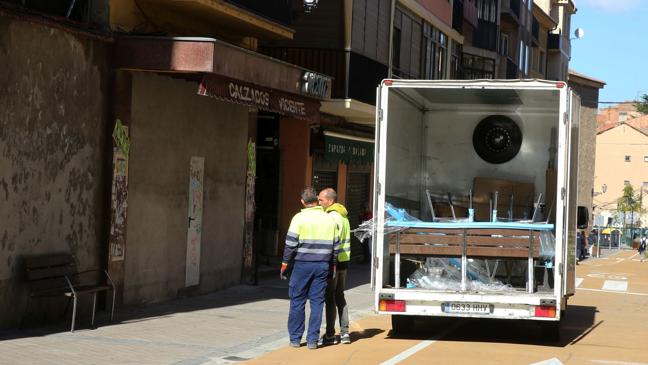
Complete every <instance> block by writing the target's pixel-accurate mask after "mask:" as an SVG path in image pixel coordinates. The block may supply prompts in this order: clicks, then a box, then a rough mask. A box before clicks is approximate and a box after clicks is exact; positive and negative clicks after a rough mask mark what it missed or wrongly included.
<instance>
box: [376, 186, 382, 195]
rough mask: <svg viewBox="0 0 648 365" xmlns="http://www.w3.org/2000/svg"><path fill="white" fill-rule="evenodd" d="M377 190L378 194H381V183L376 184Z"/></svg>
mask: <svg viewBox="0 0 648 365" xmlns="http://www.w3.org/2000/svg"><path fill="white" fill-rule="evenodd" d="M376 190H378V195H380V193H381V192H382V185H380V183H377V184H376Z"/></svg>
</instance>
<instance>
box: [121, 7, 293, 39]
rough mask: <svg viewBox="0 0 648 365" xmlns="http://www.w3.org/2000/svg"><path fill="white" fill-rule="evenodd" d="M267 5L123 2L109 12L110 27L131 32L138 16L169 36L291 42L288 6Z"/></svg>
mask: <svg viewBox="0 0 648 365" xmlns="http://www.w3.org/2000/svg"><path fill="white" fill-rule="evenodd" d="M267 3H272V4H274V6H269V4H267ZM267 3H266V2H265V1H264V2H258V1H256V2H254V1H246V0H236V1H234V0H232V1H224V0H137V2H136V3H135V2H134V0H125V1H123V2H120V3H119V5H118V6H115V8H114V9H111V23H112V25H113V28H114V27H118V28H120V29H126V30H129V29H135V28H136V27H137V26H138V22H141V20H139V19H138V18H136V17H133V16H132V14H133V13H141V14H142V16H144V17H145V18H146V19H148V20H149V21H150V22H152V23H153V24H155V25H156V26H157V27H158V28H160V29H163V30H164V31H166V32H168V33H169V34H180V35H201V36H205V35H207V36H219V37H220V38H222V39H232V38H238V39H241V38H245V37H250V38H256V39H267V40H275V39H292V38H293V33H294V30H293V29H292V28H290V27H289V24H288V23H289V21H290V16H291V9H290V7H289V6H288V4H287V3H285V2H279V1H268V2H267ZM279 3H281V4H279ZM255 4H256V5H255ZM259 4H260V5H259ZM264 4H265V5H264ZM131 23H134V24H131Z"/></svg>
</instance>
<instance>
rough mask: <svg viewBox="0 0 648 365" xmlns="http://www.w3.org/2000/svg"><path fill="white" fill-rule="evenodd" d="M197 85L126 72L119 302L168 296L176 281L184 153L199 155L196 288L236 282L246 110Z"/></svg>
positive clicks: (184, 218)
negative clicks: (129, 90)
mask: <svg viewBox="0 0 648 365" xmlns="http://www.w3.org/2000/svg"><path fill="white" fill-rule="evenodd" d="M197 90H198V84H197V83H195V82H188V81H183V80H179V79H173V78H171V77H168V76H161V75H155V74H152V73H133V96H132V98H133V99H132V123H131V150H130V156H129V172H128V174H129V193H128V228H127V244H126V254H125V265H126V269H125V275H124V303H125V304H140V303H150V302H155V301H161V300H165V299H170V298H175V297H177V296H178V292H179V291H182V290H183V288H184V284H185V259H186V249H187V223H188V212H187V210H188V200H189V199H188V194H189V161H190V158H191V157H192V156H202V157H204V158H205V175H204V183H203V185H204V208H203V212H204V213H203V226H202V244H201V262H200V268H201V275H200V285H199V288H198V292H208V291H213V290H216V289H219V288H223V287H226V286H230V285H233V284H238V283H239V282H240V276H241V255H242V247H243V217H244V212H243V208H244V194H245V171H246V170H245V169H246V166H247V165H246V164H247V147H246V142H247V129H248V126H247V125H248V111H247V108H246V107H242V106H239V105H235V104H231V103H225V102H221V101H218V100H215V99H212V98H208V97H204V96H199V95H197V94H196V92H197Z"/></svg>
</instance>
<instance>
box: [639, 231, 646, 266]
mask: <svg viewBox="0 0 648 365" xmlns="http://www.w3.org/2000/svg"><path fill="white" fill-rule="evenodd" d="M645 257H646V236H642V237H641V241H640V242H639V259H641V262H643V260H644V258H645Z"/></svg>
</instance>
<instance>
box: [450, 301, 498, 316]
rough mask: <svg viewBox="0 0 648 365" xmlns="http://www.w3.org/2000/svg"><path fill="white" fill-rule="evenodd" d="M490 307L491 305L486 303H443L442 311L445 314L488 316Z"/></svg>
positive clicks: (490, 310)
mask: <svg viewBox="0 0 648 365" xmlns="http://www.w3.org/2000/svg"><path fill="white" fill-rule="evenodd" d="M492 307H493V306H492V305H491V304H487V303H460V302H450V303H443V311H444V312H445V313H471V314H490V313H491V312H492Z"/></svg>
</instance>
